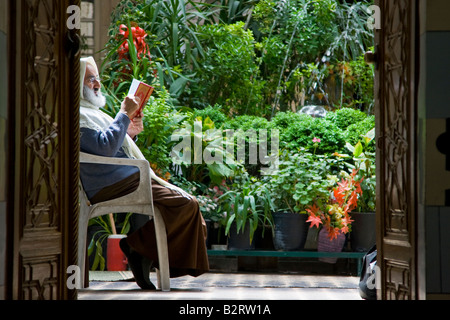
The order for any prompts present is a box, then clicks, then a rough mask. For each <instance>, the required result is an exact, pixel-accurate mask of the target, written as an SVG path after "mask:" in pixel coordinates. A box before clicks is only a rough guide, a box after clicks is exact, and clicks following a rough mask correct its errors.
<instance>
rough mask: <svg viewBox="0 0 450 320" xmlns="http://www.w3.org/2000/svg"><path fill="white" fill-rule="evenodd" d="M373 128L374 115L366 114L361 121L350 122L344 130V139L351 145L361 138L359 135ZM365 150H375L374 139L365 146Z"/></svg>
mask: <svg viewBox="0 0 450 320" xmlns="http://www.w3.org/2000/svg"><path fill="white" fill-rule="evenodd" d="M373 128H375V116H368V117H367V118H365V119H364V120H362V121H359V122H357V123H354V124H351V125H349V126H348V127H347V129H346V130H345V131H344V138H345V141H346V142H348V143H350V144H351V145H355V144H357V143H358V141H359V140H361V137H362V136H363V135H365V134H366V133H367V132H369V131H370V130H371V129H373ZM366 151H369V152H375V140H371V141H370V143H369V144H368V145H367V146H366Z"/></svg>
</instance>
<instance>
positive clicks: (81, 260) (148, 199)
mask: <svg viewBox="0 0 450 320" xmlns="http://www.w3.org/2000/svg"><path fill="white" fill-rule="evenodd" d="M80 163H99V164H112V165H129V166H130V165H131V166H136V167H138V168H139V170H140V182H139V186H138V188H137V189H136V190H135V191H134V192H132V193H129V194H127V195H125V196H123V197H120V198H116V199H112V200H108V201H104V202H99V203H96V204H93V205H91V203H90V201H89V200H88V198H87V196H86V193H85V192H84V189H83V185H82V183H81V180H80V182H79V187H80V216H79V221H78V266H79V267H80V279H81V283H82V284H83V287H85V285H84V279H85V270H86V269H85V263H86V261H85V260H86V241H87V228H88V223H89V219H91V218H95V217H98V216H102V215H106V214H109V213H117V212H133V213H138V214H144V215H148V216H151V217H153V219H154V224H155V232H156V242H157V249H158V259H159V270H157V279H158V284H157V285H158V287H159V288H161V290H162V291H170V274H169V254H168V250H167V233H166V226H165V224H164V220H163V219H162V216H161V213H160V211H159V210H158V208H157V207H154V206H153V196H152V192H151V190H152V189H151V188H152V187H151V181H152V180H151V176H150V165H149V163H148V161H147V160H136V159H123V158H111V157H102V156H96V155H92V154H88V153H84V152H80Z"/></svg>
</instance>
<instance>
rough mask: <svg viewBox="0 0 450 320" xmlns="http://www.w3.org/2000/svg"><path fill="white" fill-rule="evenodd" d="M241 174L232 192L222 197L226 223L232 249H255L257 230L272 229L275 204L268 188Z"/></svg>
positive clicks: (242, 171) (244, 173)
mask: <svg viewBox="0 0 450 320" xmlns="http://www.w3.org/2000/svg"><path fill="white" fill-rule="evenodd" d="M240 170H241V172H240V173H239V174H236V175H235V177H234V182H233V184H232V186H231V187H230V190H228V191H227V192H225V193H224V194H223V195H221V196H220V197H219V200H220V205H221V208H223V210H224V212H225V213H226V217H225V219H224V220H223V223H224V225H225V234H226V235H227V236H228V237H229V238H228V248H229V249H254V248H255V242H254V235H255V231H256V230H257V228H258V227H259V226H265V225H269V226H271V225H272V217H271V208H272V202H271V199H270V195H269V194H268V191H267V189H266V187H265V186H264V184H263V183H261V181H258V179H256V178H255V177H250V176H249V175H248V173H247V172H246V171H245V169H243V168H241V169H240ZM263 236H264V232H263Z"/></svg>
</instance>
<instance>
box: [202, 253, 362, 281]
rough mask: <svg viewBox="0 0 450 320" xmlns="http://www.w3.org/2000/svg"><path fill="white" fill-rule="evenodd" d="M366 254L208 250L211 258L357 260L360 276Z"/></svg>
mask: <svg viewBox="0 0 450 320" xmlns="http://www.w3.org/2000/svg"><path fill="white" fill-rule="evenodd" d="M365 254H366V253H365V252H346V251H342V252H318V251H274V250H208V255H209V256H234V257H240V256H246V257H279V258H347V259H356V260H357V270H358V276H359V275H360V274H361V270H362V260H363V257H364V255H365Z"/></svg>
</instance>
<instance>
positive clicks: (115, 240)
mask: <svg viewBox="0 0 450 320" xmlns="http://www.w3.org/2000/svg"><path fill="white" fill-rule="evenodd" d="M123 238H126V235H123V234H115V235H110V236H109V237H108V244H107V250H106V256H107V259H106V268H107V270H108V271H125V270H127V264H128V262H127V258H126V256H125V254H124V253H123V252H122V250H121V249H120V247H119V241H120V240H121V239H123Z"/></svg>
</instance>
